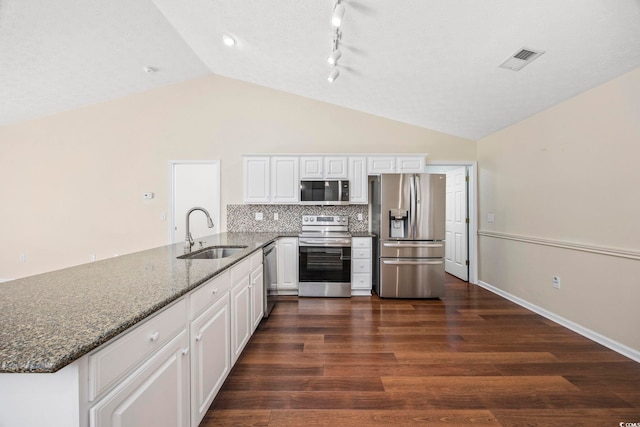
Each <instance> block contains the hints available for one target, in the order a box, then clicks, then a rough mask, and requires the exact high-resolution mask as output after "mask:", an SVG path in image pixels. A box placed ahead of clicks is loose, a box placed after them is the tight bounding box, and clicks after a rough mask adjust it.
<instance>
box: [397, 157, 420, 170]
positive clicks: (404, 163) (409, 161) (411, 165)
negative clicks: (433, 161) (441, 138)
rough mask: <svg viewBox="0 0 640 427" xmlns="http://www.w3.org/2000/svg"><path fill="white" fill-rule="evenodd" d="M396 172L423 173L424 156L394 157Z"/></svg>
mask: <svg viewBox="0 0 640 427" xmlns="http://www.w3.org/2000/svg"><path fill="white" fill-rule="evenodd" d="M396 170H397V172H398V173H423V172H424V156H405V157H396Z"/></svg>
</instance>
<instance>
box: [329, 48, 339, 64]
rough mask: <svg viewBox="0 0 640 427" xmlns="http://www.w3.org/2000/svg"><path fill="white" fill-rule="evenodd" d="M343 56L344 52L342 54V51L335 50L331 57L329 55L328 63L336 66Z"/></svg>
mask: <svg viewBox="0 0 640 427" xmlns="http://www.w3.org/2000/svg"><path fill="white" fill-rule="evenodd" d="M341 56H342V52H340V49H335V50H334V51H333V52H331V55H329V57H328V58H327V62H329V64H331V65H336V63H337V62H338V59H340V57H341Z"/></svg>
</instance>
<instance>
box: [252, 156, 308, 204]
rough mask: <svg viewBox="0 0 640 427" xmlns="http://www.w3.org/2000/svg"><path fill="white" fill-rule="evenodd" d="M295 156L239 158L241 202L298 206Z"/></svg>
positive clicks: (298, 190)
mask: <svg viewBox="0 0 640 427" xmlns="http://www.w3.org/2000/svg"><path fill="white" fill-rule="evenodd" d="M298 172H299V171H298V157H297V156H243V157H242V200H243V201H244V203H298V201H299V200H300V194H299V193H300V182H299V178H298V176H299V175H298Z"/></svg>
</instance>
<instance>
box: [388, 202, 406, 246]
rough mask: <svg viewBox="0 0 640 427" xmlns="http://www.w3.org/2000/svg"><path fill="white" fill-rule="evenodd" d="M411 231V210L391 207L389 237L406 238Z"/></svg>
mask: <svg viewBox="0 0 640 427" xmlns="http://www.w3.org/2000/svg"><path fill="white" fill-rule="evenodd" d="M408 231H409V211H407V210H402V209H391V210H390V211H389V237H397V238H401V239H403V238H406V237H407V236H408Z"/></svg>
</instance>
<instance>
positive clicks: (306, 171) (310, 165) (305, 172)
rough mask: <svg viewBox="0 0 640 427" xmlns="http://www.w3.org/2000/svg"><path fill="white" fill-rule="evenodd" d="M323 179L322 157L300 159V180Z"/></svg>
mask: <svg viewBox="0 0 640 427" xmlns="http://www.w3.org/2000/svg"><path fill="white" fill-rule="evenodd" d="M322 178H324V171H323V160H322V156H305V157H300V179H301V180H303V179H322Z"/></svg>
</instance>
